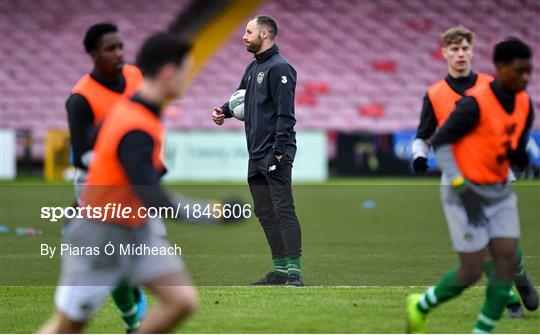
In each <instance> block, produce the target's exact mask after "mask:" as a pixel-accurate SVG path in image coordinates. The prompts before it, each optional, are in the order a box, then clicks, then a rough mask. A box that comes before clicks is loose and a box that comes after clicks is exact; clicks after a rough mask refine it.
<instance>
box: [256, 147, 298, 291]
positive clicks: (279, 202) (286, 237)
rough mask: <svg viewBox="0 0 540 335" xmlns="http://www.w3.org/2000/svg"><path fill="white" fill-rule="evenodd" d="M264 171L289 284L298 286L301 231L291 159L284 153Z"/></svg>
mask: <svg viewBox="0 0 540 335" xmlns="http://www.w3.org/2000/svg"><path fill="white" fill-rule="evenodd" d="M272 155H273V153H272ZM266 166H267V165H265V167H266ZM264 172H265V176H266V179H267V181H268V184H269V185H270V195H271V198H272V203H273V207H274V213H275V215H276V218H277V220H278V222H279V228H280V231H281V238H282V241H283V247H284V252H285V255H286V256H287V268H288V269H287V270H288V276H289V284H290V285H295V286H299V285H302V282H301V280H300V276H301V272H300V256H301V254H302V233H301V229H300V223H299V222H298V217H297V216H296V209H295V207H294V199H293V194H292V186H291V184H292V180H291V179H292V159H291V158H289V157H288V156H286V155H284V156H283V158H282V160H281V162H280V164H279V167H278V168H277V169H276V170H275V171H273V172H269V171H267V170H266V169H265V170H264ZM293 281H294V282H295V283H296V284H297V285H296V284H294V283H293Z"/></svg>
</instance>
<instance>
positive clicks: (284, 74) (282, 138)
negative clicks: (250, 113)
mask: <svg viewBox="0 0 540 335" xmlns="http://www.w3.org/2000/svg"><path fill="white" fill-rule="evenodd" d="M269 80H270V83H269V84H270V93H271V94H272V99H273V100H274V105H275V107H276V111H277V124H276V133H275V135H274V147H273V149H274V152H280V153H283V152H284V151H283V150H284V149H285V145H286V144H287V143H288V141H289V139H290V137H291V134H292V132H293V127H294V125H295V124H296V119H295V117H294V94H295V90H296V71H295V70H294V68H293V67H292V66H290V65H289V64H280V65H279V66H276V67H274V68H272V69H271V70H270V73H269Z"/></svg>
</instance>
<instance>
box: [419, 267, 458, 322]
mask: <svg viewBox="0 0 540 335" xmlns="http://www.w3.org/2000/svg"><path fill="white" fill-rule="evenodd" d="M465 288H466V286H464V285H463V284H462V283H461V282H460V281H459V279H458V277H457V270H451V271H448V272H447V273H445V274H444V275H443V276H442V277H441V279H440V280H439V283H438V284H437V285H435V286H432V287H430V288H428V289H427V290H426V291H425V292H424V293H422V294H421V296H420V300H419V301H418V305H417V306H416V307H417V308H418V310H420V311H421V312H423V313H427V312H429V311H430V310H431V309H432V308H434V307H435V306H437V305H438V304H440V303H443V302H445V301H447V300H450V299H452V298H455V297H457V296H458V295H460V294H461V292H463V290H464V289H465Z"/></svg>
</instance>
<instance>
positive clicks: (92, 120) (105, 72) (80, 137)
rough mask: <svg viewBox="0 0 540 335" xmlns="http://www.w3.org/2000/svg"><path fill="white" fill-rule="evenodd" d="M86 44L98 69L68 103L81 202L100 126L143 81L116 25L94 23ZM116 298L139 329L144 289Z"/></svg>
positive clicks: (124, 289) (130, 325) (130, 326)
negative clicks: (127, 61) (129, 60)
mask: <svg viewBox="0 0 540 335" xmlns="http://www.w3.org/2000/svg"><path fill="white" fill-rule="evenodd" d="M83 44H84V48H85V50H86V52H87V53H88V54H89V55H90V56H91V57H92V60H93V62H94V68H93V69H92V72H90V73H89V74H87V75H85V76H83V77H82V78H81V79H80V80H79V81H78V82H77V84H76V85H75V87H74V88H73V90H72V92H71V95H70V97H69V99H68V100H67V102H66V108H67V113H68V123H69V131H70V136H71V145H72V163H73V165H74V166H75V168H76V170H75V179H74V183H75V193H76V194H75V195H76V198H77V201H76V202H77V203H79V197H80V193H81V190H82V187H83V185H84V183H85V181H86V172H87V169H88V166H89V164H90V159H91V155H92V147H93V146H94V140H95V135H96V131H97V127H98V126H99V124H100V122H101V121H102V120H103V118H104V117H105V115H107V114H108V113H109V111H110V110H111V109H112V107H113V106H114V105H115V104H116V103H117V102H118V101H119V100H120V99H121V98H123V97H125V96H130V95H132V94H133V93H135V91H136V90H137V89H138V88H139V86H140V84H141V82H142V74H141V72H140V71H139V69H138V68H137V67H135V66H133V65H128V64H125V63H124V42H123V40H122V38H121V36H120V34H119V33H118V28H117V27H116V26H115V25H113V24H111V23H98V24H95V25H93V26H91V27H90V28H89V29H88V31H87V32H86V35H85V37H84V41H83ZM66 229H68V227H66ZM112 297H113V300H114V303H115V304H116V307H117V308H118V310H119V311H120V313H121V315H122V319H123V320H124V323H125V325H126V329H127V331H128V332H129V331H133V330H134V329H136V328H137V326H138V325H139V321H140V319H141V318H142V317H143V316H144V314H145V313H146V309H147V307H146V297H145V296H144V292H143V291H142V290H140V289H138V288H132V287H129V286H126V285H120V286H119V287H118V288H116V289H115V290H114V291H113V292H112Z"/></svg>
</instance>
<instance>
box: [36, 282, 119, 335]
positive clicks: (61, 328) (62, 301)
mask: <svg viewBox="0 0 540 335" xmlns="http://www.w3.org/2000/svg"><path fill="white" fill-rule="evenodd" d="M110 290H111V286H105V285H103V286H101V285H100V286H82V285H81V286H78V285H74V286H58V287H57V289H56V294H55V303H56V312H55V314H54V315H53V316H52V318H51V319H50V320H49V321H47V323H46V324H45V325H43V326H42V327H41V328H40V329H39V330H38V333H44V334H45V333H46V334H54V333H80V332H82V331H83V330H84V327H85V325H86V323H87V321H88V320H89V319H90V318H91V317H92V315H93V314H94V313H95V312H96V310H97V309H98V308H99V307H100V306H101V305H102V304H103V301H104V300H105V299H106V298H107V296H108V295H109V292H110Z"/></svg>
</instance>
